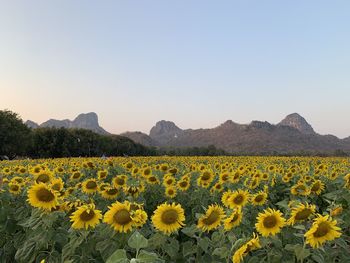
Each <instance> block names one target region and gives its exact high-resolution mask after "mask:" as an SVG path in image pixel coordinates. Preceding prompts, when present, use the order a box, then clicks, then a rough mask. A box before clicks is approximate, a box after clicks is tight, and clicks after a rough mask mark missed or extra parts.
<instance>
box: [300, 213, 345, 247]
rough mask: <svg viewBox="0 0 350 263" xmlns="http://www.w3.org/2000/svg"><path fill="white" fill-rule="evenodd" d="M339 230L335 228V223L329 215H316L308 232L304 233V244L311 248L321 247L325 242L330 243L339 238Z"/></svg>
mask: <svg viewBox="0 0 350 263" xmlns="http://www.w3.org/2000/svg"><path fill="white" fill-rule="evenodd" d="M340 230H341V229H340V228H339V227H337V221H336V220H332V219H331V218H330V217H329V215H325V216H322V215H318V216H317V218H315V219H314V222H313V224H312V226H311V228H310V230H309V231H307V232H306V233H305V235H304V236H305V237H306V244H310V246H312V247H313V248H318V247H319V246H322V245H323V243H325V242H326V241H332V240H334V239H336V238H338V237H340V235H341V233H340V232H339V231H340Z"/></svg>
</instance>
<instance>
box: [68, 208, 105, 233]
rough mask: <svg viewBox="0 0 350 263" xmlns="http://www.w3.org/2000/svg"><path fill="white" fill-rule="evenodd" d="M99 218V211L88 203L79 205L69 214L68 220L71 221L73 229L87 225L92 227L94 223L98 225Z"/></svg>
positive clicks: (86, 226)
mask: <svg viewBox="0 0 350 263" xmlns="http://www.w3.org/2000/svg"><path fill="white" fill-rule="evenodd" d="M101 218H102V214H101V211H100V210H97V209H95V205H94V204H89V205H83V206H81V207H79V208H78V209H77V210H76V211H75V212H74V213H73V214H72V215H71V216H70V219H71V220H70V221H71V222H73V224H72V228H74V229H81V228H85V229H88V228H89V227H92V228H94V227H95V226H96V225H98V224H99V223H100V219H101Z"/></svg>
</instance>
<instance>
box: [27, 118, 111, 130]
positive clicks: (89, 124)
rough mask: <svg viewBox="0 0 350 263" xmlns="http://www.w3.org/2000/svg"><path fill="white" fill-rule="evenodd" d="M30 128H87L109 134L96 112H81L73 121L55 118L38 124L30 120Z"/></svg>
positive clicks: (28, 124)
mask: <svg viewBox="0 0 350 263" xmlns="http://www.w3.org/2000/svg"><path fill="white" fill-rule="evenodd" d="M25 124H26V125H27V126H28V127H30V128H33V129H35V128H39V127H41V128H44V127H55V128H61V127H63V128H79V129H86V130H90V131H93V132H96V133H98V134H105V135H107V134H109V132H107V131H106V130H104V129H103V128H102V127H101V126H100V125H99V123H98V116H97V114H96V113H95V112H90V113H82V114H79V115H78V116H77V117H76V118H75V119H74V120H73V121H71V120H68V119H65V120H55V119H50V120H48V121H46V122H43V123H42V124H40V125H38V124H37V123H35V122H33V121H31V120H28V121H26V123H25Z"/></svg>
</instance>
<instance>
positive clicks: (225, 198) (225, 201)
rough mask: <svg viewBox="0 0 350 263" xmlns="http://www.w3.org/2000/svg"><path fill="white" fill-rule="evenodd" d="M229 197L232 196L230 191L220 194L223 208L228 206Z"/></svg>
mask: <svg viewBox="0 0 350 263" xmlns="http://www.w3.org/2000/svg"><path fill="white" fill-rule="evenodd" d="M231 195H232V191H231V190H228V191H226V192H224V193H223V194H222V197H221V202H222V203H223V205H224V206H226V207H229V206H230V203H229V199H230V197H231Z"/></svg>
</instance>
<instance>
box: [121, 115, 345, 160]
mask: <svg viewBox="0 0 350 263" xmlns="http://www.w3.org/2000/svg"><path fill="white" fill-rule="evenodd" d="M123 135H124V136H126V137H129V138H131V139H132V140H134V141H136V142H139V143H141V144H144V143H145V142H147V145H152V146H159V147H195V146H197V147H201V146H208V145H215V146H216V147H217V148H220V149H223V150H225V151H227V152H232V153H233V152H235V153H274V152H276V153H290V152H302V151H307V152H329V153H331V152H334V151H335V150H343V151H350V139H349V138H348V139H343V140H341V139H339V138H337V137H335V136H332V135H319V134H317V133H316V132H315V131H314V130H313V128H312V126H311V125H310V124H309V123H308V122H307V121H306V120H305V119H304V118H303V117H302V116H300V115H299V114H297V113H293V114H290V115H288V116H286V118H284V119H283V120H282V121H281V122H280V123H278V124H277V125H274V124H271V123H269V122H266V121H264V122H262V121H252V122H251V123H250V124H238V123H235V122H233V121H231V120H228V121H226V122H224V123H222V124H221V125H219V126H217V127H215V128H211V129H186V130H183V129H181V128H179V127H178V126H176V124H175V123H173V122H170V121H164V120H162V121H159V122H157V123H156V125H155V126H154V127H152V129H151V131H150V134H149V136H148V135H147V134H144V133H140V132H138V133H137V136H136V135H135V133H133V132H128V133H127V134H123ZM145 145H146V144H145Z"/></svg>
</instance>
